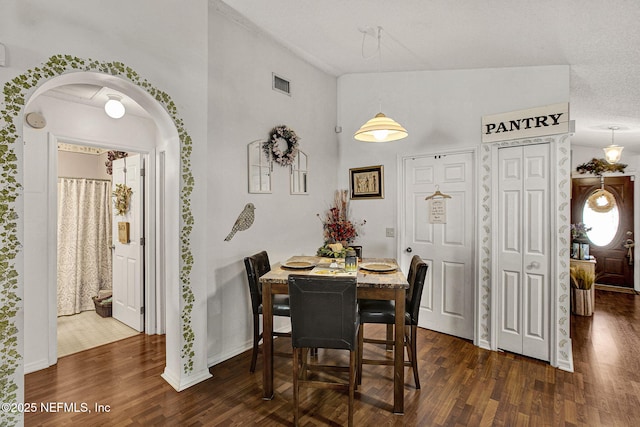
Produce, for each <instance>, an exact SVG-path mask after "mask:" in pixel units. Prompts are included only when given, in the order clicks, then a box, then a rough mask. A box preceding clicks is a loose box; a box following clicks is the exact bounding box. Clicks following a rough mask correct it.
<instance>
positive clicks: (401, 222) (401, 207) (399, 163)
mask: <svg viewBox="0 0 640 427" xmlns="http://www.w3.org/2000/svg"><path fill="white" fill-rule="evenodd" d="M454 154H471V155H472V157H473V160H472V163H473V167H474V170H475V171H476V175H477V171H478V150H477V148H475V147H473V148H466V149H457V150H438V151H437V152H427V153H420V154H412V155H410V154H407V155H398V156H397V158H396V174H397V177H396V182H397V183H398V187H397V191H396V206H397V211H396V215H397V222H396V230H397V232H398V237H397V239H396V256H395V257H396V259H397V260H399V261H400V260H401V259H402V253H403V251H404V248H406V246H407V242H405V241H404V236H405V232H404V231H405V228H406V223H405V214H406V212H405V203H404V190H405V188H406V182H405V177H406V174H405V172H406V171H405V164H406V163H405V161H406V160H408V159H416V158H421V157H433V156H438V155H454ZM478 185H479V184H478V181H477V180H476V182H475V184H474V185H472V191H473V194H472V201H471V204H472V206H473V229H474V232H473V233H474V235H473V238H472V242H473V243H472V254H471V258H472V263H473V266H472V271H471V274H472V279H471V280H472V281H473V314H472V316H473V326H472V329H473V343H474V345H479V344H478V337H479V335H478V334H477V325H478V324H479V323H480V319H479V318H478V310H477V306H478V298H479V291H478V283H479V282H478V277H479V273H478V262H477V261H476V260H477V256H478V255H477V253H478V243H477V242H478V239H477V238H478V198H477V196H476V194H478ZM400 267H401V268H402V269H403V271H408V270H406V269H407V266H402V265H401V266H400Z"/></svg>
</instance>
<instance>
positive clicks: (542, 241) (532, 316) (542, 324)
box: [497, 144, 550, 360]
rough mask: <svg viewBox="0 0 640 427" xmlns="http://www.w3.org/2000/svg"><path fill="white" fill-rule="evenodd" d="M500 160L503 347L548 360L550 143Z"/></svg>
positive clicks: (502, 154) (504, 152) (505, 153)
mask: <svg viewBox="0 0 640 427" xmlns="http://www.w3.org/2000/svg"><path fill="white" fill-rule="evenodd" d="M498 160H499V171H498V175H499V183H498V190H499V206H500V207H499V220H498V223H499V224H498V229H499V235H498V242H499V243H498V245H499V247H498V252H499V253H498V254H497V255H498V257H499V261H498V278H497V281H498V300H499V327H498V328H499V331H498V334H499V335H498V347H499V348H502V349H504V350H508V351H512V352H514V353H519V354H524V355H526V356H530V357H535V358H537V359H542V360H549V268H550V253H549V247H550V242H549V239H550V229H549V182H550V180H549V144H538V145H528V146H524V147H510V148H503V149H500V150H499V152H498Z"/></svg>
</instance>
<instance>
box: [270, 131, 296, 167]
mask: <svg viewBox="0 0 640 427" xmlns="http://www.w3.org/2000/svg"><path fill="white" fill-rule="evenodd" d="M282 141H284V142H286V143H287V149H286V150H285V151H283V150H282V149H281V142H282ZM262 149H263V150H264V152H265V154H266V155H267V156H269V157H272V158H273V160H275V162H276V163H278V164H279V165H281V166H289V165H291V164H293V161H294V160H295V158H296V155H297V154H298V135H296V133H295V132H294V131H293V129H291V128H288V127H287V126H284V125H282V126H276V127H274V128H273V129H271V133H270V134H269V140H268V141H266V142H264V143H263V145H262Z"/></svg>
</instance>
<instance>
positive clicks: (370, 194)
mask: <svg viewBox="0 0 640 427" xmlns="http://www.w3.org/2000/svg"><path fill="white" fill-rule="evenodd" d="M349 175H350V177H351V198H352V199H383V198H384V168H383V166H382V165H378V166H368V167H366V168H353V169H349Z"/></svg>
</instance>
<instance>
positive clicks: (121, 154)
mask: <svg viewBox="0 0 640 427" xmlns="http://www.w3.org/2000/svg"><path fill="white" fill-rule="evenodd" d="M128 155H129V153H127V152H126V151H107V161H106V162H104V165H105V166H106V167H107V173H108V174H109V175H113V161H114V160H115V159H123V158H125V157H127V156H128Z"/></svg>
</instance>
